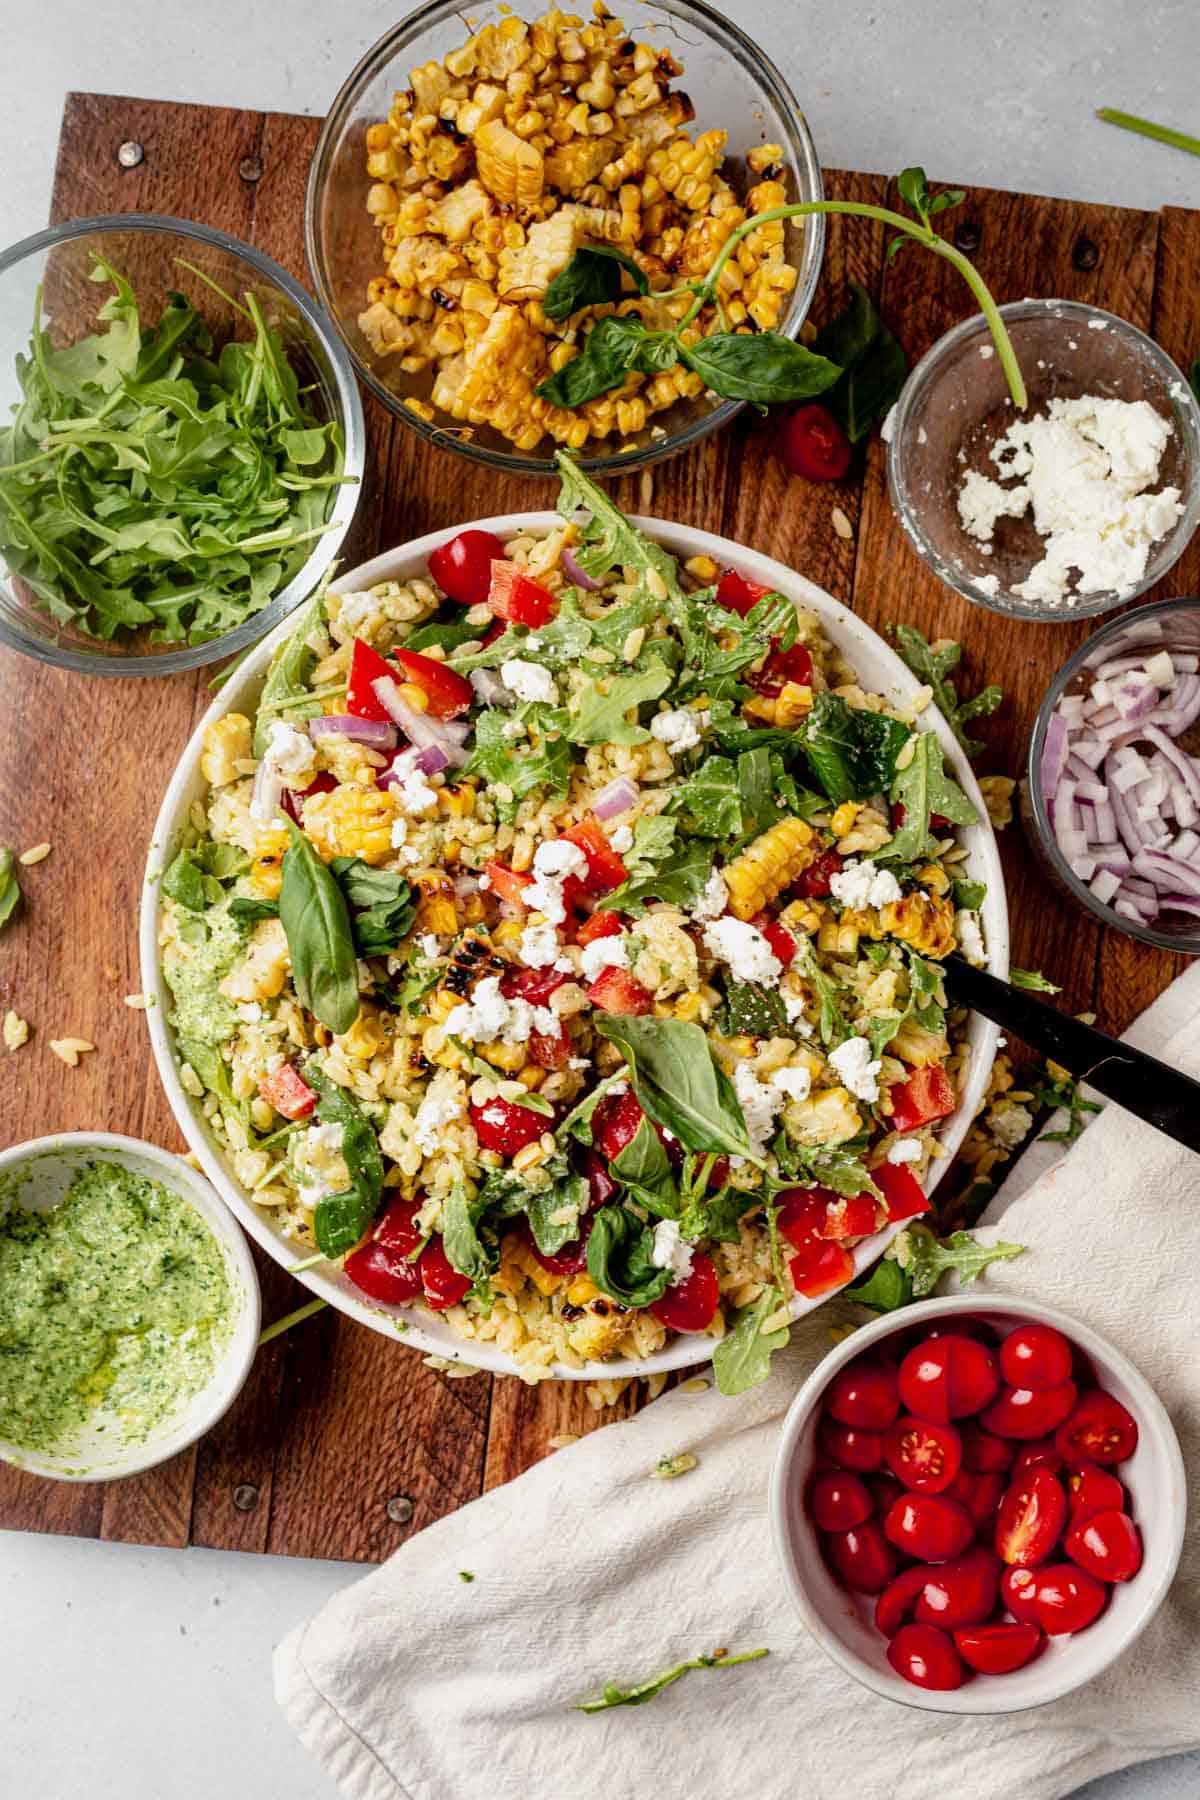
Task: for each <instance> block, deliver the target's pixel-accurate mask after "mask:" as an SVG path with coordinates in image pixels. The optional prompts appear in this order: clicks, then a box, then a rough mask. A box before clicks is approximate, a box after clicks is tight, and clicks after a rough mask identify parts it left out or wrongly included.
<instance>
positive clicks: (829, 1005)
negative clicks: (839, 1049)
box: [792, 937, 850, 1045]
mask: <svg viewBox="0 0 1200 1800" xmlns="http://www.w3.org/2000/svg"><path fill="white" fill-rule="evenodd" d="M792 966H793V968H794V969H795V970H796V973H797V974H798V975H803V977H804V979H805V981H807V983H808V985H809V986H810V987H811V989H812V991H813V993H814V994H815V995H816V998H817V1003H818V1005H819V1006H820V1008H821V1015H820V1020H819V1022H818V1030H819V1031H820V1033H821V1042H822V1043H823V1044H826V1045H832V1044H840V1043H841V1041H842V1039H843V1038H845V1037H848V1036H849V1035H850V1032H849V1027H848V1026H847V1024H846V1020H845V1018H844V1016H843V1013H842V994H843V993H844V992H845V990H844V989H843V987H842V984H841V982H840V981H837V980H835V979H834V977H833V976H832V975H828V974H826V972H825V970H824V969H823V968H822V967H821V965H820V963H819V962H818V961H817V953H816V950H815V949H814V947H813V941H812V939H811V938H810V937H805V938H802V939H801V941H800V944H799V947H798V949H797V952H796V958H795V961H794V963H793V965H792Z"/></svg>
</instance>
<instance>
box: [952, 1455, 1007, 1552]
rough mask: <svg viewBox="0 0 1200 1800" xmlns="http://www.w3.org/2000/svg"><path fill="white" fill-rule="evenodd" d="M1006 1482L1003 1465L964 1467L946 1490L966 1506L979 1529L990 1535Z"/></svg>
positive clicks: (988, 1536) (976, 1527) (982, 1533)
mask: <svg viewBox="0 0 1200 1800" xmlns="http://www.w3.org/2000/svg"><path fill="white" fill-rule="evenodd" d="M1005 1486H1006V1483H1005V1479H1004V1476H1003V1475H1002V1474H1001V1472H1000V1470H999V1469H960V1470H959V1471H958V1474H957V1475H956V1476H955V1477H954V1480H953V1481H952V1482H951V1483H950V1486H949V1487H948V1488H947V1489H946V1493H947V1494H948V1495H949V1496H950V1498H951V1500H957V1501H959V1502H960V1504H961V1505H963V1506H965V1507H966V1509H967V1511H968V1512H969V1513H970V1515H971V1519H972V1522H973V1524H974V1526H975V1529H976V1531H978V1532H979V1533H981V1535H982V1536H984V1537H987V1538H990V1537H991V1535H992V1532H993V1529H994V1526H995V1519H996V1514H997V1513H998V1512H999V1510H1000V1502H1001V1500H1003V1498H1004V1490H1005Z"/></svg>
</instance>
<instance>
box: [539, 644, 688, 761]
mask: <svg viewBox="0 0 1200 1800" xmlns="http://www.w3.org/2000/svg"><path fill="white" fill-rule="evenodd" d="M601 683H603V686H602V685H601ZM670 685H671V671H670V670H669V669H668V668H667V667H666V665H665V664H664V663H661V662H659V661H658V659H657V658H654V659H652V660H651V661H650V663H648V665H647V666H646V668H644V669H640V670H637V671H636V672H635V673H633V674H631V675H609V676H603V677H601V678H600V680H599V681H598V680H596V679H595V677H593V676H590V675H589V676H587V677H586V678H585V680H584V682H583V684H582V686H580V687H577V688H576V689H575V690H574V692H573V693H572V695H571V697H570V699H569V701H568V702H567V722H566V726H565V728H564V735H565V736H566V737H567V738H568V739H569V741H570V742H571V743H573V744H645V743H648V742H649V739H650V733H649V732H648V731H647V730H646V728H645V726H644V725H639V724H638V723H637V721H636V718H635V719H634V720H633V721H630V720H629V719H627V718H626V716H625V715H626V713H628V712H631V711H634V710H635V709H636V708H637V707H639V706H641V705H643V704H644V703H645V702H646V701H647V700H657V699H658V697H659V696H660V695H661V694H663V693H665V692H666V690H667V689H668V688H669V687H670Z"/></svg>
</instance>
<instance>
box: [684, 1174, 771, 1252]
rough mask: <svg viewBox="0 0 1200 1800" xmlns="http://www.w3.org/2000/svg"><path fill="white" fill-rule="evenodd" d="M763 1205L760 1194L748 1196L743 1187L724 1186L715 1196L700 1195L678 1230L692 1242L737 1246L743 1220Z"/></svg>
mask: <svg viewBox="0 0 1200 1800" xmlns="http://www.w3.org/2000/svg"><path fill="white" fill-rule="evenodd" d="M762 1203H763V1197H762V1195H761V1194H749V1193H746V1192H744V1191H743V1190H742V1189H741V1188H735V1187H723V1188H719V1189H718V1190H717V1192H716V1193H715V1194H699V1195H697V1196H696V1197H695V1198H694V1199H691V1200H689V1201H688V1203H687V1205H686V1206H685V1207H684V1209H683V1214H682V1217H681V1218H680V1221H679V1231H680V1235H681V1236H682V1237H685V1238H687V1240H688V1242H689V1243H693V1244H696V1243H701V1242H703V1241H704V1240H705V1239H708V1240H710V1241H711V1242H713V1243H717V1244H736V1243H737V1242H738V1240H739V1239H740V1237H741V1232H740V1230H739V1229H738V1227H739V1224H740V1222H741V1220H742V1218H743V1217H744V1216H745V1214H746V1213H748V1212H753V1211H754V1210H755V1208H756V1207H760V1206H761V1205H762Z"/></svg>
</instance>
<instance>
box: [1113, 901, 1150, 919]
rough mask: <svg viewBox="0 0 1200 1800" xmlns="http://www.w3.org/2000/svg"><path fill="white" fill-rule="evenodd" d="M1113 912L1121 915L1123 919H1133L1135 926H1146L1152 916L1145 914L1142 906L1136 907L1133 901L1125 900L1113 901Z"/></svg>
mask: <svg viewBox="0 0 1200 1800" xmlns="http://www.w3.org/2000/svg"><path fill="white" fill-rule="evenodd" d="M1113 911H1114V912H1115V913H1120V915H1121V917H1122V918H1123V919H1132V921H1133V923H1134V924H1135V925H1145V924H1147V923H1148V921H1149V918H1150V914H1149V913H1147V912H1143V910H1142V908H1141V907H1140V906H1135V905H1134V903H1133V901H1132V900H1126V899H1124V898H1122V899H1120V900H1114V901H1113Z"/></svg>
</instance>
